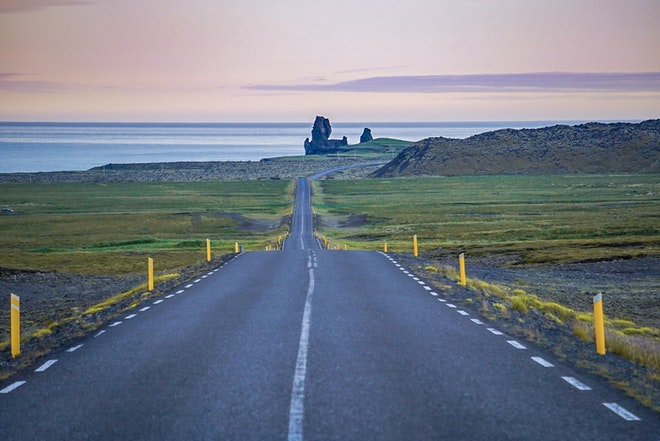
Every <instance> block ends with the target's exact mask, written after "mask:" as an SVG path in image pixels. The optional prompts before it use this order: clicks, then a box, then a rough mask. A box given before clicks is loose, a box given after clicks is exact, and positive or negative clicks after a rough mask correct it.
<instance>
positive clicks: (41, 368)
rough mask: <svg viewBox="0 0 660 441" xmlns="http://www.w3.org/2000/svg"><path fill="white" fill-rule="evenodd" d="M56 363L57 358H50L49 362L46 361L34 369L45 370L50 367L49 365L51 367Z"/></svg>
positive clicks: (36, 370)
mask: <svg viewBox="0 0 660 441" xmlns="http://www.w3.org/2000/svg"><path fill="white" fill-rule="evenodd" d="M55 363H57V360H48V361H47V362H45V363H44V364H42V365H41V366H39V367H38V368H36V369H35V370H34V371H35V372H43V371H45V370H46V369H48V368H49V367H51V366H52V365H54V364H55Z"/></svg>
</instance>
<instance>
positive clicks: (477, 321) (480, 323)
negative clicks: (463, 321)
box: [470, 319, 484, 325]
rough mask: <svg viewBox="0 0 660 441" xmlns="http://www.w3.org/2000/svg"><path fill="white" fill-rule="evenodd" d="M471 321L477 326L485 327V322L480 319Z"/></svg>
mask: <svg viewBox="0 0 660 441" xmlns="http://www.w3.org/2000/svg"><path fill="white" fill-rule="evenodd" d="M470 320H471V321H472V322H473V323H475V324H477V325H483V324H484V322H482V321H481V320H479V319H470Z"/></svg>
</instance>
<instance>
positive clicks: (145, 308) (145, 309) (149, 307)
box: [140, 306, 151, 312]
mask: <svg viewBox="0 0 660 441" xmlns="http://www.w3.org/2000/svg"><path fill="white" fill-rule="evenodd" d="M150 309H151V306H145V307H144V308H140V312H144V311H149V310H150Z"/></svg>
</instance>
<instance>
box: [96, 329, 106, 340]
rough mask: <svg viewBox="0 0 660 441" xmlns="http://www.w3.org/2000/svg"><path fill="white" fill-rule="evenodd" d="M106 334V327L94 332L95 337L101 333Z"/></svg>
mask: <svg viewBox="0 0 660 441" xmlns="http://www.w3.org/2000/svg"><path fill="white" fill-rule="evenodd" d="M102 334H105V329H101V330H100V331H99V332H97V333H96V334H94V338H96V337H98V336H99V335H102Z"/></svg>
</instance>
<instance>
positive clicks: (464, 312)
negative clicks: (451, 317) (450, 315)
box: [456, 309, 470, 315]
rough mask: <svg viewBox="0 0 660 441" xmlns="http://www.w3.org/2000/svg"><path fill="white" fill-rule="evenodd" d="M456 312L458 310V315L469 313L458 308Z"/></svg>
mask: <svg viewBox="0 0 660 441" xmlns="http://www.w3.org/2000/svg"><path fill="white" fill-rule="evenodd" d="M456 312H458V313H459V314H460V315H470V313H469V312H466V311H462V310H460V309H457V310H456Z"/></svg>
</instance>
